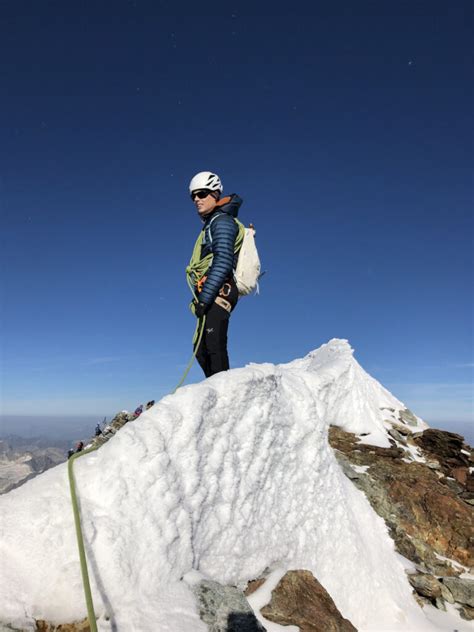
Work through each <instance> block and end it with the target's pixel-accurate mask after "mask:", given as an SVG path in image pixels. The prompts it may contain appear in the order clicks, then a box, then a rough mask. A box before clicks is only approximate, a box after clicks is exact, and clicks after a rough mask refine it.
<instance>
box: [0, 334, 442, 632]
mask: <svg viewBox="0 0 474 632" xmlns="http://www.w3.org/2000/svg"><path fill="white" fill-rule="evenodd" d="M384 406H388V407H390V408H393V409H394V410H397V408H399V407H401V406H403V405H402V404H401V402H398V400H396V399H395V398H393V397H392V396H391V395H390V393H388V391H386V390H385V389H383V388H382V387H381V386H380V385H379V384H378V383H377V382H376V381H375V380H373V379H372V378H371V377H370V376H368V375H367V374H366V373H365V372H364V371H363V370H362V369H361V367H360V366H359V365H358V364H357V362H356V361H355V360H354V358H353V355H352V350H351V349H350V347H349V345H348V343H347V342H345V341H341V340H332V341H330V342H329V343H328V344H327V345H323V347H321V348H320V349H319V350H317V351H315V352H312V353H311V354H309V356H307V357H306V358H303V359H302V360H297V361H295V362H293V363H289V364H286V365H277V366H275V365H272V364H263V365H251V366H248V367H245V368H242V369H234V370H232V371H229V372H225V373H220V374H217V375H215V376H213V377H212V378H209V379H207V380H204V381H203V382H201V383H199V384H194V385H190V386H187V387H184V388H182V389H180V390H179V391H178V392H177V393H175V394H174V395H169V396H167V397H165V398H163V399H162V400H161V401H160V402H158V403H157V404H156V405H155V406H154V407H153V408H151V409H150V410H148V411H147V412H146V413H143V414H142V415H141V416H140V417H139V418H138V420H136V421H134V422H132V423H129V424H127V425H126V426H124V427H123V428H122V429H121V430H120V432H118V433H117V435H115V436H114V437H113V439H111V440H110V441H109V442H108V443H106V444H104V445H103V446H102V447H101V448H100V449H99V450H98V451H96V452H93V453H91V454H88V455H85V456H84V457H82V458H80V459H78V461H77V462H76V463H75V466H74V468H75V473H76V480H77V487H78V494H79V499H80V506H81V512H82V522H83V530H84V534H85V541H86V549H87V555H88V559H89V572H90V575H91V583H92V591H93V595H94V601H95V606H96V611H97V614H99V615H100V619H99V629H100V630H101V632H105V631H110V630H112V629H115V630H118V631H119V632H122V631H128V630H132V629H135V630H140V631H141V632H156V630H160V632H168V631H169V632H171V631H173V632H189V631H190V630H193V632H201V631H203V632H204V630H205V629H206V628H205V626H204V624H203V623H202V622H201V621H200V619H199V617H198V614H197V608H196V605H195V602H194V598H193V597H192V595H191V592H190V591H189V590H188V589H187V587H186V583H185V582H184V581H182V578H183V577H184V576H187V575H189V574H190V573H191V571H193V570H194V571H199V572H200V573H201V574H203V575H204V576H206V577H208V578H210V579H214V580H216V581H219V582H221V583H233V584H243V583H245V582H246V581H247V580H249V579H253V578H255V577H257V576H258V575H259V574H260V573H262V572H263V571H264V570H265V569H267V568H274V567H280V568H286V569H289V568H295V569H297V568H304V569H308V570H310V571H312V572H313V574H314V575H315V576H317V578H318V579H319V581H320V582H321V583H322V584H323V585H324V586H325V588H326V589H327V590H328V591H329V593H330V594H331V596H332V598H333V599H334V601H335V602H336V605H337V606H338V608H339V609H340V611H341V613H342V614H343V616H345V617H347V618H349V619H350V620H351V621H352V622H353V623H354V625H356V627H357V628H358V629H360V630H361V631H363V630H380V629H391V630H404V631H406V630H413V629H416V630H419V631H421V630H432V629H433V628H432V627H431V625H429V624H428V623H427V621H426V620H425V618H424V616H423V615H422V614H421V612H419V610H418V607H417V606H416V604H415V602H414V601H413V600H412V597H411V588H410V587H409V585H408V582H407V580H406V577H405V574H404V569H403V567H402V564H401V563H400V562H399V560H398V559H397V557H396V555H395V553H394V549H393V543H392V541H391V540H390V538H389V537H388V534H387V530H386V527H385V525H384V523H383V521H382V520H381V519H380V518H379V517H378V516H376V514H375V513H374V511H373V510H372V508H371V507H370V505H369V503H368V501H367V499H366V498H365V496H363V494H362V493H361V492H359V491H358V490H357V489H355V487H353V486H352V484H351V483H350V482H349V481H348V479H346V477H345V476H344V474H343V473H342V471H341V469H340V468H339V465H338V463H337V461H336V459H335V456H334V453H333V451H332V449H331V448H330V446H329V444H328V440H327V430H328V425H329V423H338V424H339V425H344V427H345V428H347V429H348V430H351V429H352V428H357V429H359V431H363V432H368V433H370V434H369V435H368V436H369V437H370V438H372V439H375V440H377V439H379V440H382V439H385V440H386V435H384V426H383V423H384V422H383V416H384V414H385V413H386V412H387V411H381V410H380V408H381V407H384ZM351 424H352V426H351ZM352 431H354V430H353V429H352ZM366 438H367V437H366ZM0 515H1V516H2V519H1V523H0V524H1V540H0V560H1V565H2V580H3V581H2V583H1V586H0V622H8V623H11V624H12V625H14V626H16V627H18V628H20V629H28V626H29V629H32V630H33V629H34V627H33V626H34V622H33V621H34V618H35V617H36V618H42V619H46V620H49V621H52V622H57V623H59V622H66V621H71V620H80V619H81V618H83V617H84V616H85V605H84V599H83V594H82V582H81V578H80V571H79V565H78V561H77V548H76V542H75V532H74V524H73V516H72V511H71V504H70V497H69V488H68V481H67V468H66V465H65V464H63V465H60V466H58V467H56V468H54V469H52V470H49V471H48V472H46V473H45V474H43V475H41V476H39V477H37V478H36V479H34V480H32V481H30V482H28V483H27V484H25V485H24V486H23V487H21V488H19V489H17V490H14V491H12V492H10V493H8V494H6V495H5V496H2V497H0Z"/></svg>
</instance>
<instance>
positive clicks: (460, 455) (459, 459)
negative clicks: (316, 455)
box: [329, 426, 474, 618]
mask: <svg viewBox="0 0 474 632" xmlns="http://www.w3.org/2000/svg"><path fill="white" fill-rule="evenodd" d="M397 427H398V426H397ZM394 430H395V432H392V431H390V430H389V434H390V436H391V437H392V438H393V443H392V447H391V448H380V447H376V446H372V445H366V444H363V443H360V442H359V439H358V437H357V436H356V435H354V434H351V433H348V432H345V431H344V430H342V429H341V428H338V427H334V426H333V427H331V428H330V432H329V440H330V443H331V445H332V447H333V448H335V454H336V457H337V459H338V461H339V463H340V465H341V467H342V469H343V471H344V473H345V474H346V475H347V476H348V477H349V478H350V479H351V480H352V481H353V483H354V484H355V485H356V486H357V487H358V488H359V489H361V490H362V491H363V492H364V493H365V494H366V495H367V498H368V499H369V501H370V503H371V504H372V506H373V508H374V509H375V511H376V512H377V513H378V514H379V515H380V516H382V518H384V520H385V522H386V524H387V526H388V527H389V530H390V534H391V536H392V538H393V539H394V541H395V545H396V547H397V549H398V551H399V552H400V553H401V554H402V555H404V556H405V557H406V558H408V559H409V560H411V561H412V562H414V563H415V564H416V565H417V568H419V569H420V571H421V572H420V573H418V574H411V575H410V576H409V580H410V583H411V584H412V586H413V587H414V589H415V590H416V591H417V593H418V595H420V596H421V598H422V599H421V600H422V601H423V599H425V600H428V601H429V602H430V603H433V604H434V605H436V606H437V607H439V608H442V609H443V608H444V603H445V602H446V601H447V602H449V603H454V602H456V603H457V604H458V605H459V606H460V607H461V608H462V614H463V616H464V617H465V618H469V617H470V612H469V609H471V608H472V607H473V603H472V590H473V589H472V584H474V582H473V581H472V580H469V579H462V578H458V577H456V576H458V575H460V574H461V573H462V572H463V571H467V570H469V569H470V568H472V566H473V565H474V547H473V544H474V537H473V536H474V512H473V510H472V506H471V502H470V501H471V499H472V490H471V486H472V483H471V479H472V474H470V473H469V465H470V464H472V460H473V459H472V451H471V448H470V447H469V446H468V445H466V444H465V443H464V441H463V438H462V437H461V436H460V435H456V434H454V433H450V432H444V431H441V430H434V429H427V430H425V431H424V432H423V433H416V434H413V433H411V431H408V432H405V433H402V432H400V428H399V429H398V431H397V430H396V429H395V428H394ZM414 459H416V460H414ZM451 588H452V589H451Z"/></svg>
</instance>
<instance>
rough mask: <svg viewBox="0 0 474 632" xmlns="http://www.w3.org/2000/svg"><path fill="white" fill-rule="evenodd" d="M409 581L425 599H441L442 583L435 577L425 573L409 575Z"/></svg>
mask: <svg viewBox="0 0 474 632" xmlns="http://www.w3.org/2000/svg"><path fill="white" fill-rule="evenodd" d="M408 581H409V582H410V584H411V585H412V586H413V588H414V589H415V590H416V592H417V593H418V594H420V595H423V597H428V599H436V598H438V597H441V583H440V582H439V581H438V580H437V579H436V577H434V576H433V575H427V574H424V573H419V574H416V575H408Z"/></svg>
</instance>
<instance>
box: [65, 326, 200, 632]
mask: <svg viewBox="0 0 474 632" xmlns="http://www.w3.org/2000/svg"><path fill="white" fill-rule="evenodd" d="M205 322H206V317H205V316H204V317H203V318H202V320H201V326H200V328H199V321H198V322H197V324H196V331H195V332H194V338H193V343H194V341H195V340H196V336H197V342H196V344H195V345H194V351H193V355H192V356H191V360H190V361H189V363H188V366H187V367H186V370H185V371H184V374H183V377H182V378H181V380H180V381H179V382H178V384H177V386H176V387H175V388H174V389H173V390H172V391H171V392H170V395H173V394H174V393H176V391H177V390H178V388H179V387H180V386H181V385H182V384H183V382H184V380H185V379H186V377H187V375H188V373H189V371H190V369H191V366H192V364H193V362H194V358H195V357H196V353H197V350H198V349H199V345H200V344H201V339H202V334H203V332H204V325H205ZM101 445H102V444H99V445H95V446H92V447H91V448H87V449H86V450H82V451H81V452H76V454H73V455H72V456H71V457H70V458H69V461H68V476H69V489H70V491H71V503H72V511H73V514H74V524H75V527H76V538H77V548H78V549H79V561H80V564H81V575H82V585H83V587H84V596H85V599H86V606H87V618H88V620H89V627H90V632H97V622H96V616H95V610H94V601H93V599H92V591H91V585H90V581H89V572H88V569H87V558H86V551H85V547H84V536H83V534H82V527H81V514H80V511H79V502H78V500H77V492H76V483H75V479H74V470H73V465H74V461H75V460H76V459H78V458H80V457H81V456H84V455H85V454H89V453H90V452H94V450H97V449H98V448H99V447H100V446H101Z"/></svg>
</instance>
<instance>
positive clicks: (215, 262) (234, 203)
mask: <svg viewBox="0 0 474 632" xmlns="http://www.w3.org/2000/svg"><path fill="white" fill-rule="evenodd" d="M222 190H223V188H222V183H221V181H220V178H219V176H217V175H216V174H215V173H212V172H210V171H201V172H200V173H198V174H196V175H195V176H194V178H193V179H192V180H191V182H190V185H189V192H190V194H191V199H192V201H193V202H194V205H195V207H196V209H197V212H198V215H199V217H200V218H201V221H202V222H203V224H204V226H203V228H202V231H201V232H200V234H199V237H198V239H197V241H196V244H195V246H194V251H193V255H192V258H191V261H190V264H189V266H188V268H187V273H188V279H189V280H190V284H191V285H192V287H193V293H194V297H195V299H194V301H193V302H192V304H191V310H192V311H193V313H194V314H195V316H196V317H197V318H198V319H199V326H200V325H201V324H202V319H203V318H204V316H205V317H206V322H205V329H204V332H203V335H202V339H201V343H200V344H199V348H198V349H197V352H196V358H197V360H198V362H199V364H200V366H201V368H202V370H203V371H204V375H205V376H206V377H210V376H211V375H214V374H215V373H219V372H220V371H227V370H228V368H229V356H228V354H227V330H228V327H229V318H230V314H231V312H232V310H233V309H234V307H235V305H236V304H237V299H238V297H239V292H238V290H237V286H236V284H235V281H234V275H233V270H234V269H235V265H236V261H237V248H236V240H237V237H238V233H239V229H238V226H237V224H236V222H235V221H234V219H233V218H234V217H237V214H238V211H239V208H240V206H241V204H242V200H241V198H240V197H239V196H238V195H235V194H231V195H229V196H227V197H224V198H222V199H221V194H222ZM198 329H199V328H198ZM195 344H197V343H195Z"/></svg>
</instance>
